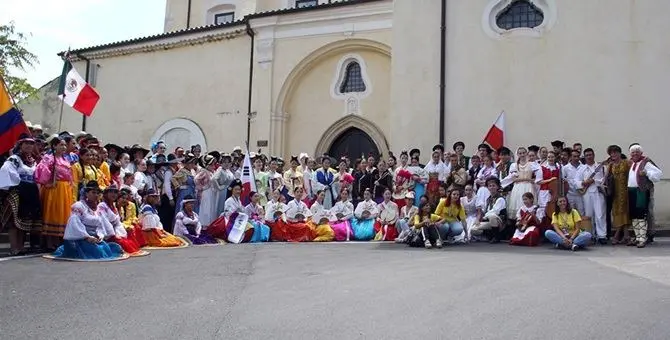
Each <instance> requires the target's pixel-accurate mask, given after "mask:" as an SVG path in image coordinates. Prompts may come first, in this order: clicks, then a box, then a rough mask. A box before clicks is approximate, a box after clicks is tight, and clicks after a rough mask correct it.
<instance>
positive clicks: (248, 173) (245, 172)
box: [240, 150, 257, 205]
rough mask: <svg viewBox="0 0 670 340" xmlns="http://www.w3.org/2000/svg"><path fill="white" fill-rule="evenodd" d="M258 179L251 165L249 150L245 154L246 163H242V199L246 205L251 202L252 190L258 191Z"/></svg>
mask: <svg viewBox="0 0 670 340" xmlns="http://www.w3.org/2000/svg"><path fill="white" fill-rule="evenodd" d="M256 190H257V189H256V179H255V178H254V170H253V168H252V167H251V157H249V150H247V153H246V155H244V165H242V197H240V200H241V201H242V203H244V205H247V204H249V202H251V198H250V197H249V193H250V192H252V191H253V192H256Z"/></svg>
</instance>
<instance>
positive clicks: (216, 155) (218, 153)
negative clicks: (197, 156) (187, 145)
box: [207, 151, 221, 162]
mask: <svg viewBox="0 0 670 340" xmlns="http://www.w3.org/2000/svg"><path fill="white" fill-rule="evenodd" d="M207 154H208V155H210V156H212V157H214V159H215V160H216V161H217V162H218V161H219V159H221V153H220V152H218V151H210V152H209V153H207Z"/></svg>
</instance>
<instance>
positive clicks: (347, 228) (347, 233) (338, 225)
mask: <svg viewBox="0 0 670 340" xmlns="http://www.w3.org/2000/svg"><path fill="white" fill-rule="evenodd" d="M331 213H332V214H333V215H334V216H335V221H333V222H331V223H330V227H331V229H333V232H334V237H335V241H350V240H351V239H352V238H353V237H354V230H353V229H352V228H351V220H352V219H353V218H354V204H353V203H351V202H349V201H346V202H343V201H337V203H335V206H334V207H333V209H331Z"/></svg>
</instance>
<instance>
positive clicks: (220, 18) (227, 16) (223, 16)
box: [214, 12, 235, 25]
mask: <svg viewBox="0 0 670 340" xmlns="http://www.w3.org/2000/svg"><path fill="white" fill-rule="evenodd" d="M233 21H235V12H227V13H219V14H214V24H215V25H221V24H225V23H228V22H233Z"/></svg>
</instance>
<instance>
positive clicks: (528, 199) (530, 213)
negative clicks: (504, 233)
mask: <svg viewBox="0 0 670 340" xmlns="http://www.w3.org/2000/svg"><path fill="white" fill-rule="evenodd" d="M534 199H535V198H534V197H533V194H531V193H530V192H527V193H525V194H523V207H521V208H519V211H517V212H516V230H515V231H514V235H513V236H512V239H511V240H510V241H509V244H511V245H514V246H528V247H535V246H537V245H538V244H540V230H539V227H538V225H539V224H540V220H539V218H538V217H537V210H538V209H540V208H539V207H538V206H537V205H535V204H533V201H534Z"/></svg>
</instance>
